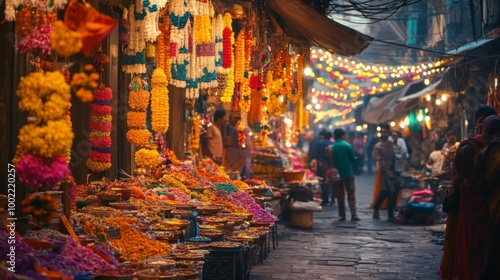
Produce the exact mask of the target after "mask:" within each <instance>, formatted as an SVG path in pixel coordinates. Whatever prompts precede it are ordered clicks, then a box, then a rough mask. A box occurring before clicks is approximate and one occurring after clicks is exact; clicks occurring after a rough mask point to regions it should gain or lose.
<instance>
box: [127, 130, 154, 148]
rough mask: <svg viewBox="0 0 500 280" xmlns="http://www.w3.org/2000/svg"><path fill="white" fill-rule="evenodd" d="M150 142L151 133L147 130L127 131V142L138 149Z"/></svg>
mask: <svg viewBox="0 0 500 280" xmlns="http://www.w3.org/2000/svg"><path fill="white" fill-rule="evenodd" d="M150 140H151V132H149V130H147V129H129V130H128V131H127V141H128V142H130V143H131V144H134V145H136V146H138V147H144V146H146V145H148V144H149V141H150Z"/></svg>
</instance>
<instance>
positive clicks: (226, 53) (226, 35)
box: [222, 12, 234, 69]
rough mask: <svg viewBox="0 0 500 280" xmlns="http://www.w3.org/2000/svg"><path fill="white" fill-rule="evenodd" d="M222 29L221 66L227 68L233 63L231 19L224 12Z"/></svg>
mask: <svg viewBox="0 0 500 280" xmlns="http://www.w3.org/2000/svg"><path fill="white" fill-rule="evenodd" d="M223 21H224V29H223V31H222V67H223V68H224V69H229V68H231V66H232V65H233V42H234V33H233V27H232V24H233V19H232V16H231V14H230V13H228V12H226V13H225V14H224V17H223Z"/></svg>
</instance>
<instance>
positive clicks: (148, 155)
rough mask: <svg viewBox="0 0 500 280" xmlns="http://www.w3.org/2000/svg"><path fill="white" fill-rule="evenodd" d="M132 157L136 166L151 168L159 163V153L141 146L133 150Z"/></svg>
mask: <svg viewBox="0 0 500 280" xmlns="http://www.w3.org/2000/svg"><path fill="white" fill-rule="evenodd" d="M134 159H135V164H136V165H137V166H140V167H142V168H148V169H150V170H153V169H155V168H156V167H157V166H158V165H159V164H160V153H158V151H157V150H156V149H146V148H142V149H140V150H138V151H137V152H135V155H134Z"/></svg>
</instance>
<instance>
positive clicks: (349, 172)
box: [326, 128, 359, 221]
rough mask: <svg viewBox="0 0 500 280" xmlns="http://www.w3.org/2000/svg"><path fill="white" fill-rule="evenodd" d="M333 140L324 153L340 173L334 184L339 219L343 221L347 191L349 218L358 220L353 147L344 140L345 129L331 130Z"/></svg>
mask: <svg viewBox="0 0 500 280" xmlns="http://www.w3.org/2000/svg"><path fill="white" fill-rule="evenodd" d="M333 137H334V139H335V142H334V143H333V144H332V145H331V147H332V148H331V149H327V150H326V153H327V154H329V156H330V158H331V159H332V162H333V166H334V167H335V168H337V170H338V171H339V175H340V182H338V183H336V184H335V189H336V192H337V203H338V206H339V217H340V218H339V221H345V219H346V213H345V193H346V192H347V201H348V203H349V209H350V210H351V220H352V221H359V217H358V215H357V213H356V196H355V194H354V192H355V188H354V176H353V168H354V164H355V163H356V158H355V156H354V149H353V148H352V146H351V144H349V143H347V142H346V141H345V137H346V136H345V131H344V130H343V129H341V128H337V129H335V130H334V131H333Z"/></svg>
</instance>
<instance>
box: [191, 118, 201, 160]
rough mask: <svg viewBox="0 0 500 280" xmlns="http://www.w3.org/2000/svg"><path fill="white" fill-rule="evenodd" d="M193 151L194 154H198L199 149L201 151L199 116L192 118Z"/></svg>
mask: <svg viewBox="0 0 500 280" xmlns="http://www.w3.org/2000/svg"><path fill="white" fill-rule="evenodd" d="M191 127H192V133H191V151H192V152H193V153H197V151H198V149H200V128H201V126H200V118H199V117H198V116H194V117H192V118H191Z"/></svg>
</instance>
